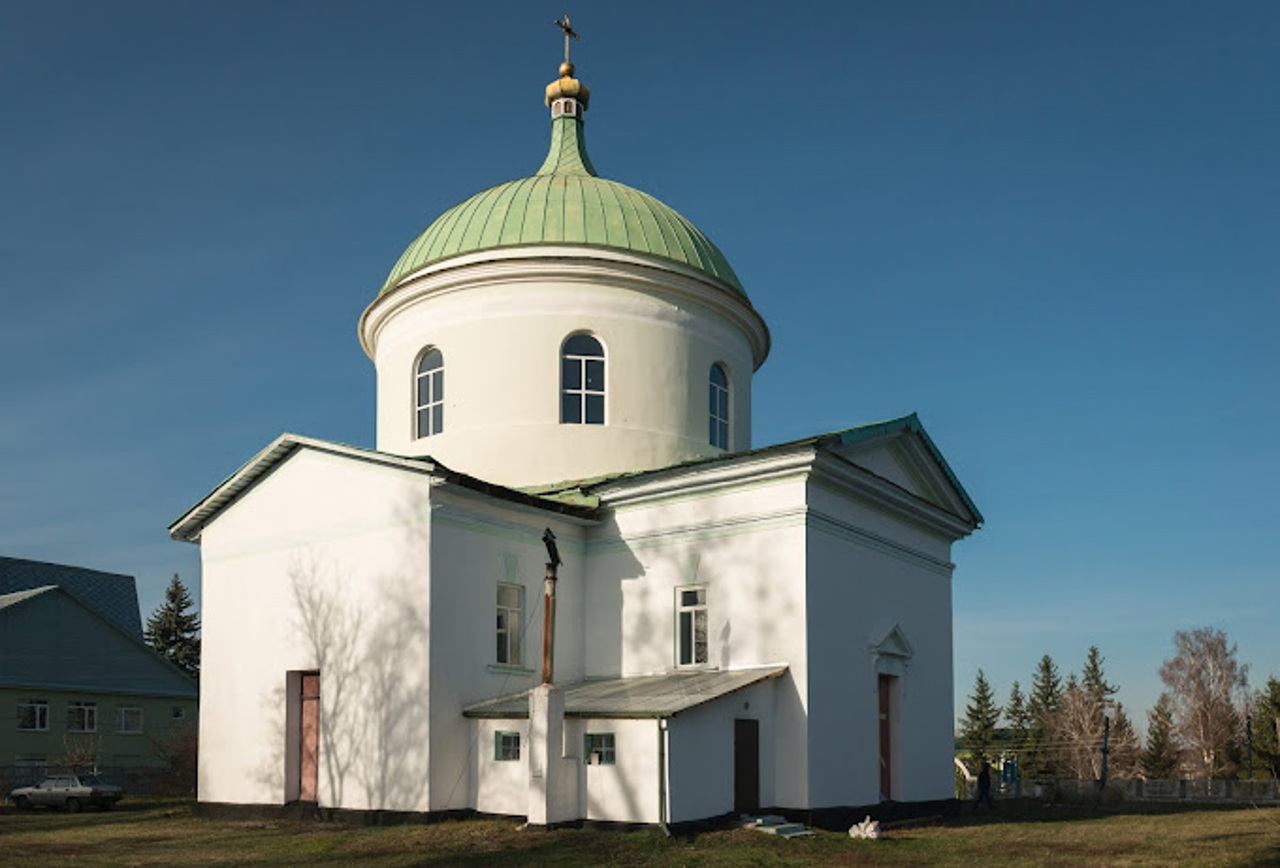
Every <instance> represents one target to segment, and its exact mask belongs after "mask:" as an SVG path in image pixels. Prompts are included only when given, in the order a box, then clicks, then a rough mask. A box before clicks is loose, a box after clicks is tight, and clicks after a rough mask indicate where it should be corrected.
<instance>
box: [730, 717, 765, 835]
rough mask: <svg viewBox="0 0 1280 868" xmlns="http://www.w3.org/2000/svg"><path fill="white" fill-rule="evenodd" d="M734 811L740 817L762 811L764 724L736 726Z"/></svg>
mask: <svg viewBox="0 0 1280 868" xmlns="http://www.w3.org/2000/svg"><path fill="white" fill-rule="evenodd" d="M733 809H734V811H736V812H738V813H739V814H750V813H754V812H755V811H758V810H760V721H758V720H750V719H744V718H738V719H736V720H734V722H733Z"/></svg>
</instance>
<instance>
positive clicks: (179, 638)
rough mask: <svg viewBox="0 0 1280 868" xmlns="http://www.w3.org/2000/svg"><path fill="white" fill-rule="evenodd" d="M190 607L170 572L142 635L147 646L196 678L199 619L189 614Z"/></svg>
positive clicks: (198, 670)
mask: <svg viewBox="0 0 1280 868" xmlns="http://www.w3.org/2000/svg"><path fill="white" fill-rule="evenodd" d="M193 605H194V604H193V603H192V601H191V594H190V593H188V592H187V586H186V585H184V584H182V580H181V579H180V578H178V574H177V573H174V574H173V578H172V579H171V580H170V581H169V587H168V588H167V589H166V590H165V592H164V603H162V604H161V605H160V606H159V607H158V608H157V609H156V610H155V611H154V612H152V613H151V616H150V617H149V618H147V628H146V630H145V631H144V633H143V636H144V637H145V638H146V640H147V644H148V645H150V646H151V647H152V648H154V649H156V650H157V651H159V652H160V653H161V654H162V655H163V656H165V657H167V658H168V659H169V661H170V662H172V663H174V664H175V665H177V666H178V667H179V668H180V669H182V670H183V671H184V672H186V673H187V674H188V675H190V676H191V677H192V678H198V677H199V675H200V635H199V634H200V619H199V617H197V616H196V615H195V614H194V613H192V612H191V611H190V609H191V608H192V606H193Z"/></svg>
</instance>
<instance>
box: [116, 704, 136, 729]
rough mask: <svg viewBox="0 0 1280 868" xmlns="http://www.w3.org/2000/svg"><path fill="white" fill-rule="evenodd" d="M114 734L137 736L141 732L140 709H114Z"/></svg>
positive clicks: (126, 706) (128, 706) (133, 707)
mask: <svg viewBox="0 0 1280 868" xmlns="http://www.w3.org/2000/svg"><path fill="white" fill-rule="evenodd" d="M116 732H120V733H126V734H129V735H138V734H140V733H141V732H142V709H141V708H138V707H137V706H131V705H121V706H118V707H117V708H116Z"/></svg>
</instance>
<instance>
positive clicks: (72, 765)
mask: <svg viewBox="0 0 1280 868" xmlns="http://www.w3.org/2000/svg"><path fill="white" fill-rule="evenodd" d="M100 762H102V736H98V735H73V734H71V733H65V734H63V736H62V764H63V765H64V766H66V767H67V768H69V769H71V770H72V771H74V772H96V771H97V770H98V764H99V763H100Z"/></svg>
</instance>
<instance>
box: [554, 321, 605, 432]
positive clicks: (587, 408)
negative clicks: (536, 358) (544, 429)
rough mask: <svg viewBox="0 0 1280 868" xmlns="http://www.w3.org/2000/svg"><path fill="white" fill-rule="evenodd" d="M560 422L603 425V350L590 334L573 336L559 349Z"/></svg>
mask: <svg viewBox="0 0 1280 868" xmlns="http://www.w3.org/2000/svg"><path fill="white" fill-rule="evenodd" d="M560 421H561V422H563V423H568V424H571V425H603V424H604V348H603V347H601V346H600V342H599V341H598V340H596V339H595V338H593V337H592V336H591V335H573V336H572V337H570V338H569V339H568V340H567V341H565V342H564V346H563V347H562V348H561V350H560Z"/></svg>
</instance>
